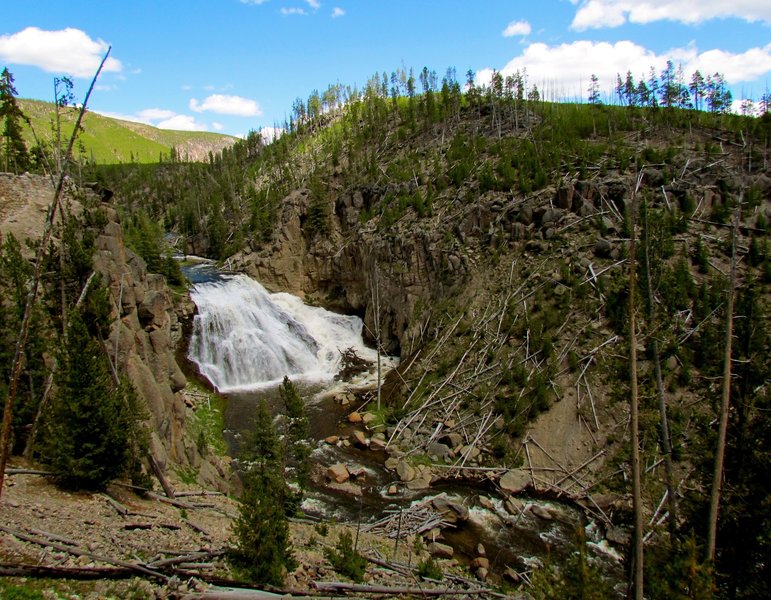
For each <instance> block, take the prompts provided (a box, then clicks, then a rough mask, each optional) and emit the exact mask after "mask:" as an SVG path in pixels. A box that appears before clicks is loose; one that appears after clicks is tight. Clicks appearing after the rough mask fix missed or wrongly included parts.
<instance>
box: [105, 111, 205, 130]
mask: <svg viewBox="0 0 771 600" xmlns="http://www.w3.org/2000/svg"><path fill="white" fill-rule="evenodd" d="M94 112H98V113H99V114H100V115H104V116H105V117H110V118H113V119H120V120H121V121H132V122H134V123H144V124H145V125H152V126H153V127H157V128H158V129H176V130H178V131H207V130H208V127H207V126H206V125H205V124H204V123H198V122H197V121H196V120H195V118H194V117H191V116H189V115H180V114H178V113H175V112H174V111H173V110H167V109H165V108H145V109H143V110H140V111H139V112H136V113H134V114H130V115H127V114H122V113H115V112H108V111H94ZM215 129H216V128H215Z"/></svg>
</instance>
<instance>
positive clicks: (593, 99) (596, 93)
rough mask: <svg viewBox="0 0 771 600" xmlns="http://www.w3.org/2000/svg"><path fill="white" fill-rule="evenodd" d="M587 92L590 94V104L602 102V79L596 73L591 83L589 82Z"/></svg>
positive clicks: (597, 104) (596, 104) (595, 104)
mask: <svg viewBox="0 0 771 600" xmlns="http://www.w3.org/2000/svg"><path fill="white" fill-rule="evenodd" d="M587 92H588V94H589V104H592V105H594V106H599V105H600V104H602V100H600V80H599V79H598V77H597V75H595V74H594V73H592V79H591V83H590V84H589V88H588V89H587Z"/></svg>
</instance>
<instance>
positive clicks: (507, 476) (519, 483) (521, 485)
mask: <svg viewBox="0 0 771 600" xmlns="http://www.w3.org/2000/svg"><path fill="white" fill-rule="evenodd" d="M498 485H499V486H500V487H501V489H502V490H503V491H504V492H511V493H512V494H517V493H519V492H521V491H522V490H524V489H525V488H526V487H527V486H529V485H530V474H529V473H527V472H526V471H524V470H522V469H511V470H509V471H506V472H505V473H504V474H503V475H502V476H501V479H500V481H498Z"/></svg>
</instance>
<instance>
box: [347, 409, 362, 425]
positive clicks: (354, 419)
mask: <svg viewBox="0 0 771 600" xmlns="http://www.w3.org/2000/svg"><path fill="white" fill-rule="evenodd" d="M361 421H362V418H361V414H360V413H357V412H356V411H353V412H352V413H351V414H350V415H348V422H349V423H361Z"/></svg>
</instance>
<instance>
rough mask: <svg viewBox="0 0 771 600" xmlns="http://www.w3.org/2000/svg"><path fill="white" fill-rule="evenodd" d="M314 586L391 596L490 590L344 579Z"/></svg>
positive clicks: (469, 594)
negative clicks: (400, 584) (390, 584)
mask: <svg viewBox="0 0 771 600" xmlns="http://www.w3.org/2000/svg"><path fill="white" fill-rule="evenodd" d="M313 587H314V588H316V589H317V590H318V591H320V592H354V593H359V594H387V595H389V596H394V595H396V594H413V595H415V596H474V595H476V594H487V593H489V592H490V590H488V589H487V588H482V587H480V588H473V589H470V590H461V589H453V588H448V587H443V588H439V589H433V588H421V587H406V586H388V585H366V584H362V583H346V582H344V581H314V582H313Z"/></svg>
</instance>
